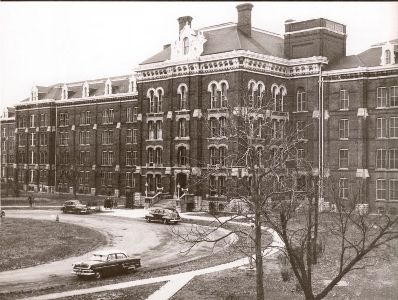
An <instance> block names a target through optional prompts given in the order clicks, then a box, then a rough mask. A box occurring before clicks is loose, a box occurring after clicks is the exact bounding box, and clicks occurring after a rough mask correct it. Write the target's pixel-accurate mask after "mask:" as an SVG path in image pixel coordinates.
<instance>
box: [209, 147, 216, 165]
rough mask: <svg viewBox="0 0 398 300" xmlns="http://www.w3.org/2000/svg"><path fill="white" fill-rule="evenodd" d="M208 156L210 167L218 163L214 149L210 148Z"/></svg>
mask: <svg viewBox="0 0 398 300" xmlns="http://www.w3.org/2000/svg"><path fill="white" fill-rule="evenodd" d="M209 154H210V165H212V166H215V165H216V164H217V163H218V161H217V149H216V147H210V148H209Z"/></svg>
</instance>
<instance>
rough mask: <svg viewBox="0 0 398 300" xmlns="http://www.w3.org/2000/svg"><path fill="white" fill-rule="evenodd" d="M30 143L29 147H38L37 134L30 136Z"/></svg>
mask: <svg viewBox="0 0 398 300" xmlns="http://www.w3.org/2000/svg"><path fill="white" fill-rule="evenodd" d="M29 140H30V143H29V145H31V146H36V133H33V132H32V133H31V134H30V139H29Z"/></svg>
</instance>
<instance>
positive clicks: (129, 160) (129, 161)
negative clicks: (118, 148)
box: [126, 151, 133, 166]
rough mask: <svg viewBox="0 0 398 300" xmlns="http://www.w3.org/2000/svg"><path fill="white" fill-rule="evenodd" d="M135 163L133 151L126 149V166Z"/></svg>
mask: <svg viewBox="0 0 398 300" xmlns="http://www.w3.org/2000/svg"><path fill="white" fill-rule="evenodd" d="M132 165H133V155H132V152H131V151H126V166H132Z"/></svg>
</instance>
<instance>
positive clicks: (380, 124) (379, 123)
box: [376, 118, 387, 138]
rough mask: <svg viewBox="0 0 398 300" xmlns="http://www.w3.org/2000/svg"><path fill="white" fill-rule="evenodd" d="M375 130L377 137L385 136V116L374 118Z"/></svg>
mask: <svg viewBox="0 0 398 300" xmlns="http://www.w3.org/2000/svg"><path fill="white" fill-rule="evenodd" d="M376 127H377V128H376V132H377V138H386V137H387V119H386V118H377V120H376Z"/></svg>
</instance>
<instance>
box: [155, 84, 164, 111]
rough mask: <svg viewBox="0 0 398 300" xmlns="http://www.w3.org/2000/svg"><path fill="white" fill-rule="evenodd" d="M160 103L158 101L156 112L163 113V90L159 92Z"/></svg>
mask: <svg viewBox="0 0 398 300" xmlns="http://www.w3.org/2000/svg"><path fill="white" fill-rule="evenodd" d="M157 98H158V99H157V100H158V101H157V108H156V112H161V111H162V103H163V92H162V90H160V89H159V90H158V97H157Z"/></svg>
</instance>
